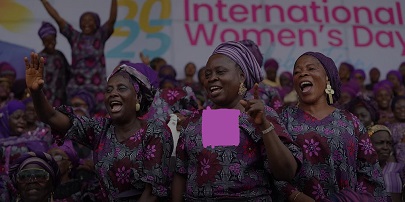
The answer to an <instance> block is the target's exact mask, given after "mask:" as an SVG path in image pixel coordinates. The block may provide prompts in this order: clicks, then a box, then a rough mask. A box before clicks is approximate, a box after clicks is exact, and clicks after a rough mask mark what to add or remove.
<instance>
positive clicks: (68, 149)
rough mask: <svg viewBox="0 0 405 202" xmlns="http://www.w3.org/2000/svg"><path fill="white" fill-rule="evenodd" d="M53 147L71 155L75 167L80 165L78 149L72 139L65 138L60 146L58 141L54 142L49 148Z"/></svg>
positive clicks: (70, 158)
mask: <svg viewBox="0 0 405 202" xmlns="http://www.w3.org/2000/svg"><path fill="white" fill-rule="evenodd" d="M53 148H58V149H60V150H62V151H63V152H65V153H66V155H67V156H68V157H69V160H70V162H72V166H73V168H76V167H77V166H79V156H78V155H77V152H76V150H75V149H74V147H73V144H72V141H71V140H65V141H64V143H63V145H61V146H58V145H57V144H56V143H54V144H53V145H52V146H51V147H50V148H49V150H51V149H53Z"/></svg>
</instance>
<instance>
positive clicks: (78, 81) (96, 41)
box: [60, 24, 114, 111]
mask: <svg viewBox="0 0 405 202" xmlns="http://www.w3.org/2000/svg"><path fill="white" fill-rule="evenodd" d="M60 31H61V33H62V34H63V35H64V36H65V37H66V38H67V40H68V41H69V43H70V46H71V48H72V68H71V70H70V72H71V76H70V80H69V83H68V88H67V92H68V95H69V94H71V93H73V92H74V91H75V90H78V89H85V90H87V91H89V92H91V93H93V95H94V97H95V98H96V103H103V100H104V90H105V87H106V79H107V78H106V63H105V55H104V47H105V43H106V41H107V40H108V38H110V36H111V35H112V33H113V31H114V30H113V28H110V27H109V26H108V24H104V25H103V26H101V27H100V28H99V29H97V30H96V32H95V34H94V35H92V36H86V35H84V34H82V33H80V32H78V31H77V30H75V29H74V28H73V27H72V25H70V24H66V26H65V27H63V28H61V30H60ZM100 108H103V105H102V104H100V105H99V106H97V111H98V110H100Z"/></svg>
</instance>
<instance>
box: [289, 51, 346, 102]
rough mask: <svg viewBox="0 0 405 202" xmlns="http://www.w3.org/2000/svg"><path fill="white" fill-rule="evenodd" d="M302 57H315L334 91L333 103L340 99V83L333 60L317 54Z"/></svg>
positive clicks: (309, 53) (311, 53)
mask: <svg viewBox="0 0 405 202" xmlns="http://www.w3.org/2000/svg"><path fill="white" fill-rule="evenodd" d="M303 55H310V56H312V57H315V58H316V59H318V60H319V62H320V63H321V64H322V66H323V68H324V69H325V71H326V75H327V76H328V78H329V82H330V85H331V86H332V89H333V90H334V91H335V94H333V101H334V102H337V101H338V100H339V98H340V90H341V89H340V88H341V85H342V84H341V82H340V78H339V74H338V69H337V67H336V65H335V62H333V60H332V59H331V58H330V57H327V56H325V55H324V54H322V53H319V52H306V53H304V54H302V55H301V56H303ZM301 56H300V57H301ZM294 66H295V65H294Z"/></svg>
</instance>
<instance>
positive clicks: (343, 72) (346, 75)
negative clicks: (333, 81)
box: [339, 62, 354, 84]
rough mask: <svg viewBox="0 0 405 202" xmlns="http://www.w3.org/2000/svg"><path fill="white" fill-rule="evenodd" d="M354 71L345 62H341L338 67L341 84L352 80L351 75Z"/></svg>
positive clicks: (352, 67) (350, 65) (351, 66)
mask: <svg viewBox="0 0 405 202" xmlns="http://www.w3.org/2000/svg"><path fill="white" fill-rule="evenodd" d="M353 71H354V66H353V65H352V64H350V63H347V62H342V63H341V64H340V66H339V78H340V81H341V82H342V84H345V83H347V82H349V81H350V79H351V78H352V73H353Z"/></svg>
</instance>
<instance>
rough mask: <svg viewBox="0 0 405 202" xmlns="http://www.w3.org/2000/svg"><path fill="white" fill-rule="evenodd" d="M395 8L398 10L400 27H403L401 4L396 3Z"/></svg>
mask: <svg viewBox="0 0 405 202" xmlns="http://www.w3.org/2000/svg"><path fill="white" fill-rule="evenodd" d="M395 7H396V8H397V16H398V23H399V24H400V25H403V23H404V22H403V19H402V9H401V4H400V3H399V2H395Z"/></svg>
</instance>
